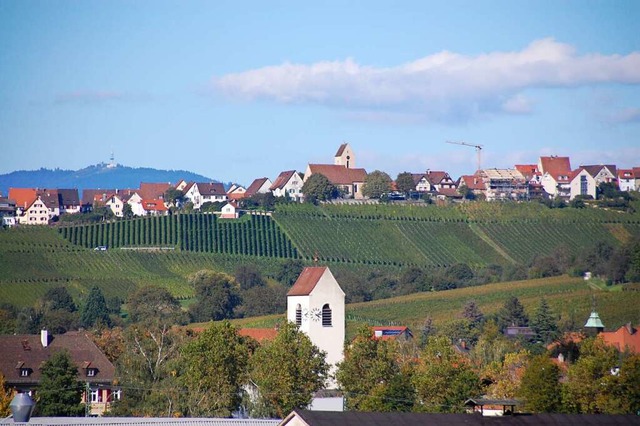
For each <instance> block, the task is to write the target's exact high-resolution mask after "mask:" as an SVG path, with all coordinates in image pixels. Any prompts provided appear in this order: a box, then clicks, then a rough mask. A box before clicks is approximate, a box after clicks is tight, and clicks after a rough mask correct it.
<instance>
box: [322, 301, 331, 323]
mask: <svg viewBox="0 0 640 426" xmlns="http://www.w3.org/2000/svg"><path fill="white" fill-rule="evenodd" d="M322 326H323V327H331V326H332V324H331V308H330V307H329V304H328V303H325V305H324V306H323V307H322Z"/></svg>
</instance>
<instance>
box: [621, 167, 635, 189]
mask: <svg viewBox="0 0 640 426" xmlns="http://www.w3.org/2000/svg"><path fill="white" fill-rule="evenodd" d="M638 169H640V167H639V168H638ZM633 170H634V169H618V188H620V191H637V190H638V187H637V186H636V176H635V173H634V171H633Z"/></svg>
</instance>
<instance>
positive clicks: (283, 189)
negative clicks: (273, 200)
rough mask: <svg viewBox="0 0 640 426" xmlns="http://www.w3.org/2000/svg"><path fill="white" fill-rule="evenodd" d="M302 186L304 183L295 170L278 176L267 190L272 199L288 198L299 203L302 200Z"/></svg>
mask: <svg viewBox="0 0 640 426" xmlns="http://www.w3.org/2000/svg"><path fill="white" fill-rule="evenodd" d="M302 185H304V181H303V180H302V177H301V176H300V174H299V173H298V172H296V171H295V170H287V171H284V172H282V173H280V174H279V175H278V177H277V178H276V180H274V181H273V184H272V185H271V186H270V187H269V190H270V191H271V192H272V193H273V196H274V197H289V198H290V199H292V200H294V201H301V200H302V199H303V198H304V195H303V194H302Z"/></svg>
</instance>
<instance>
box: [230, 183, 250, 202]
mask: <svg viewBox="0 0 640 426" xmlns="http://www.w3.org/2000/svg"><path fill="white" fill-rule="evenodd" d="M246 196H247V190H246V188H245V187H244V186H241V185H236V184H233V185H231V187H230V188H229V190H228V191H227V199H229V200H235V201H238V200H242V199H243V198H244V197H246Z"/></svg>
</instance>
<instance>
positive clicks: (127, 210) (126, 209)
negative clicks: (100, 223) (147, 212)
mask: <svg viewBox="0 0 640 426" xmlns="http://www.w3.org/2000/svg"><path fill="white" fill-rule="evenodd" d="M134 216H135V215H134V214H133V209H132V208H131V205H130V204H129V203H124V205H123V206H122V218H123V219H133V217H134Z"/></svg>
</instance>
